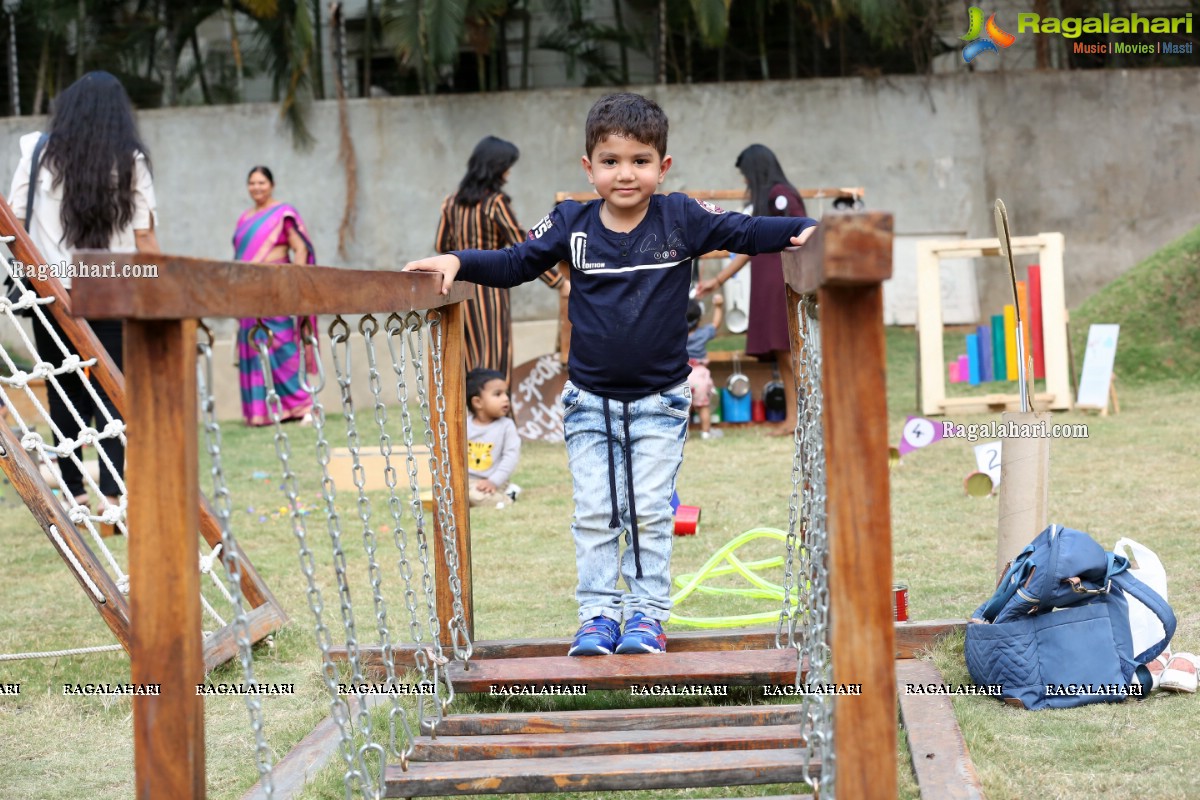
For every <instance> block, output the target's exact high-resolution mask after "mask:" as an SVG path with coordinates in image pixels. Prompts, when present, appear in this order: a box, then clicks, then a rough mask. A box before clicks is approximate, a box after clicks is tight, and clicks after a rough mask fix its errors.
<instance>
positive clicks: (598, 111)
mask: <svg viewBox="0 0 1200 800" xmlns="http://www.w3.org/2000/svg"><path fill="white" fill-rule="evenodd" d="M606 136H624V137H625V138H627V139H633V140H634V141H637V142H642V143H643V144H648V145H653V147H654V149H655V150H657V151H658V155H659V157H660V158H661V157H664V156H666V154H667V115H666V114H665V113H663V110H662V109H661V108H659V107H658V104H657V103H655V102H654V101H653V100H649V99H647V98H645V97H642V96H641V95H640V94H633V93H632V92H620V93H618V94H610V95H608V96H606V97H601V98H600V99H599V100H597V101H596V104H595V105H593V106H592V110H591V111H589V112H588V116H587V126H586V128H585V133H584V146H585V147H586V148H587V155H588V158H591V156H592V151H593V150H595V149H596V145H597V144H599V143H600V140H601V139H603V138H605V137H606Z"/></svg>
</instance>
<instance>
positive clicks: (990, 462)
mask: <svg viewBox="0 0 1200 800" xmlns="http://www.w3.org/2000/svg"><path fill="white" fill-rule="evenodd" d="M1001 444H1002V442H984V443H983V444H977V445H975V464H976V465H977V469H978V470H979V471H980V472H985V473H987V476H988V477H989V478H991V479H992V486H993V487H996V486H999V485H1000V446H1001Z"/></svg>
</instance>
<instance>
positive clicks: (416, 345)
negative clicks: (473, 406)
mask: <svg viewBox="0 0 1200 800" xmlns="http://www.w3.org/2000/svg"><path fill="white" fill-rule="evenodd" d="M405 322H406V323H407V324H408V331H409V337H408V348H409V355H410V356H411V360H412V367H413V374H414V375H415V377H416V379H417V406H418V407H419V408H420V409H421V421H422V422H423V423H424V430H425V447H426V449H427V450H428V458H429V469H430V474H431V475H434V477H433V482H434V486H433V488H432V491H433V492H434V494H435V495H436V494H437V477H436V474H435V473H434V470H435V464H434V461H435V451H434V449H433V422H432V419H431V416H430V412H429V388H428V384H427V381H426V378H425V338H424V336H423V334H422V328H423V325H424V320H423V319H422V317H421V315H420V314H418V313H417V312H415V311H413V312H409V314H408V315H407V316H406V317H405ZM404 413H407V406H406V407H405V411H404ZM409 455H410V462H409V475H410V480H411V481H413V484H412V486H413V492H414V495H413V512H414V514H415V515H416V516H417V520H418V522H417V542H418V553H419V554H420V557H421V566H422V569H423V570H424V575H423V578H422V583H423V585H424V588H425V606H426V609H427V611H428V613H429V633H430V635H431V636H432V638H433V641H432V643H431V645H430V647H429V649H428V650H426V656H427V657H428V659H429V661H430V662H432V664H433V681H434V687H435V690H439V687H441V686H442V685H443V682H442V681H439V679H438V676H439V674H443V675H444V673H443V670H442V668H443V666H444V665H445V664H446V662H447V658H446V657H445V655H444V654H443V652H442V642H441V621H440V620H439V619H438V613H437V596H436V593H435V591H434V584H433V575H432V573H431V572H430V568H429V537H428V535H427V534H426V533H425V509H424V505H423V504H422V502H421V494H420V489H419V487H418V485H417V483H416V482H415V481H416V471H415V458H413V456H412V450H411V448H410V449H409ZM444 686H445V688H446V697H444V698H443V697H440V696H437V697H435V701H436V702H435V703H434V706H435V709H434V714H433V716H432V717H430V718H427V717H426V716H425V715H424V712H423V711H422V713H421V723H422V725H426V726H430V729H431V730H433V731H436V730H437V724H438V722H440V721H441V719H442V715H443V714H444V713H445V710H446V709H448V708H449V707H450V703H451V701H453V699H454V686H453V684H451V683H450V682H449V681H444ZM423 699H424V698H423V696H419V698H418V700H419V701H420V700H423Z"/></svg>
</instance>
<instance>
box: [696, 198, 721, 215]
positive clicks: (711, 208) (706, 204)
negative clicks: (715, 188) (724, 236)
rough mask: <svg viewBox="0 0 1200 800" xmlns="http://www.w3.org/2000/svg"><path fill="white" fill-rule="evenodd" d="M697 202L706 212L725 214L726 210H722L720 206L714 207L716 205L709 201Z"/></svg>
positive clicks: (698, 200)
mask: <svg viewBox="0 0 1200 800" xmlns="http://www.w3.org/2000/svg"><path fill="white" fill-rule="evenodd" d="M696 202H697V203H699V204H700V207H701V208H703V209H704V210H705V211H707V212H708V213H710V214H724V213H725V209H723V208H721V207H720V206H718V205H714V204H712V203H710V202H708V201H707V200H700V199H697V200H696Z"/></svg>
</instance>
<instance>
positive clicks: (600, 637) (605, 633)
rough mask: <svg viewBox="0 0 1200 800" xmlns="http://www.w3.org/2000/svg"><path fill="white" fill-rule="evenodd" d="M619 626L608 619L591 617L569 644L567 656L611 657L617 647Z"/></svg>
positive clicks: (580, 627)
mask: <svg viewBox="0 0 1200 800" xmlns="http://www.w3.org/2000/svg"><path fill="white" fill-rule="evenodd" d="M620 635H621V626H620V625H618V624H617V621H616V620H612V619H609V618H608V617H592V618H591V619H589V620H588V621H587V622H585V623H583V624H582V625H580V626H579V630H578V631H577V632H576V633H575V640H574V641H573V642H571V649H570V650H568V651H567V655H569V656H611V655H612V654H613V649H614V648H615V647H616V646H617V637H618V636H620Z"/></svg>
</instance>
